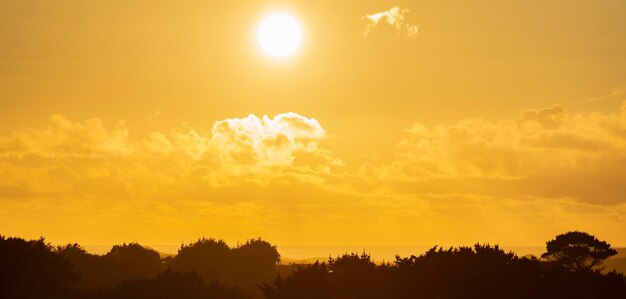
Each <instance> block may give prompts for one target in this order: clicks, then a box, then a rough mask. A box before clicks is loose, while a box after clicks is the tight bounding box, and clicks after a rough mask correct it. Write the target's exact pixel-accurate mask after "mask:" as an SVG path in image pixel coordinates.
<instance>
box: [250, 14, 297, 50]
mask: <svg viewBox="0 0 626 299" xmlns="http://www.w3.org/2000/svg"><path fill="white" fill-rule="evenodd" d="M257 40H258V42H259V45H260V46H261V48H262V49H263V51H265V52H266V53H267V54H269V55H270V56H273V57H286V56H289V55H292V54H293V53H294V52H295V51H296V50H297V49H298V48H299V47H300V44H301V42H302V29H301V28H300V24H299V23H298V21H297V20H296V19H295V18H294V17H293V16H291V15H289V14H286V13H276V14H272V15H269V16H267V17H265V19H263V22H261V25H259V28H258V30H257Z"/></svg>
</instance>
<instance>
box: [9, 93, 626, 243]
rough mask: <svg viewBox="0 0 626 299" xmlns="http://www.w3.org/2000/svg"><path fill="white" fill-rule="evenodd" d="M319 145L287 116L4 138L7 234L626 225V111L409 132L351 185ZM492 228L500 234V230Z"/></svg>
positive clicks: (538, 113)
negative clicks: (112, 227)
mask: <svg viewBox="0 0 626 299" xmlns="http://www.w3.org/2000/svg"><path fill="white" fill-rule="evenodd" d="M326 134H327V133H326V130H325V129H324V128H323V127H322V125H321V124H320V123H319V122H318V121H317V120H315V119H313V118H309V117H306V116H302V115H299V114H296V113H292V112H289V113H284V114H279V115H276V116H274V117H268V116H263V117H257V116H254V115H249V116H247V117H244V118H231V119H225V120H220V121H216V122H215V123H214V124H213V126H212V127H210V128H209V129H207V130H205V129H202V128H195V129H181V130H174V131H170V132H169V133H165V132H152V133H150V134H147V136H145V137H137V136H134V135H133V133H132V132H131V130H130V129H129V128H128V126H127V125H126V124H125V123H123V122H120V123H118V124H116V125H114V126H113V127H110V128H107V126H106V125H105V124H104V122H103V121H102V120H100V119H98V118H92V119H89V120H86V121H83V122H75V121H72V120H69V119H68V118H66V117H64V116H61V115H53V116H52V117H51V118H50V120H49V123H48V125H47V126H45V127H43V128H39V129H24V130H20V131H15V132H13V133H12V134H9V135H6V136H2V137H0V180H1V182H2V183H1V184H0V207H2V209H0V210H2V212H0V219H2V222H3V223H4V224H8V223H10V227H9V229H10V230H14V231H20V229H22V230H23V229H24V228H20V225H21V224H20V222H19V221H16V220H15V219H13V218H14V217H22V218H20V219H25V218H27V217H30V216H28V214H24V213H25V212H28V213H30V212H33V211H39V212H40V214H42V215H44V214H45V215H47V216H45V217H62V216H61V215H65V216H68V215H78V214H76V213H79V214H80V215H82V216H80V217H82V218H80V219H76V221H80V222H81V223H85V225H87V226H90V227H108V225H109V223H111V222H116V221H120V223H121V222H124V221H126V220H121V218H118V217H122V218H125V217H136V218H137V219H139V220H134V221H135V222H134V224H133V225H136V226H137V227H138V228H137V229H138V230H141V229H143V230H152V229H154V227H162V229H171V230H174V229H178V230H187V231H189V232H190V234H191V232H192V231H194V232H195V231H196V230H201V228H203V227H207V226H210V227H213V228H215V229H216V230H217V231H219V232H220V233H222V234H226V235H228V234H233V235H238V234H241V233H242V232H246V233H256V234H258V235H263V236H267V237H270V238H271V237H272V234H273V233H275V232H277V230H278V227H280V229H279V230H278V231H280V232H281V233H282V235H280V236H278V237H277V238H285V236H288V238H290V240H298V238H299V236H300V235H301V234H302V233H306V234H313V235H315V236H322V235H324V234H329V233H330V232H331V231H332V232H333V233H335V234H338V235H346V234H348V235H350V234H351V231H368V232H376V231H378V232H379V233H381V234H384V235H386V236H387V237H388V238H389V241H388V242H399V241H397V240H402V238H403V237H402V236H404V234H402V232H401V231H398V232H397V236H396V235H394V234H390V233H389V231H394V230H395V228H397V227H402V226H406V225H407V224H410V225H412V227H411V228H406V230H409V231H411V232H412V233H422V234H424V236H429V234H434V232H436V231H437V229H441V228H442V227H458V226H459V225H461V224H462V223H464V224H463V225H467V230H470V229H473V233H483V234H485V235H487V236H492V237H494V236H495V237H499V238H505V237H506V236H508V232H507V231H506V229H505V227H506V228H508V229H512V228H518V229H519V228H521V227H527V228H526V229H528V230H533V229H535V230H538V229H540V228H541V227H544V226H545V225H546V223H548V222H550V221H551V220H550V219H554V217H558V218H559V219H560V221H561V222H560V223H561V224H559V227H555V228H554V230H555V232H559V230H562V229H570V228H571V224H572V223H580V222H581V220H582V219H587V220H585V221H587V222H586V224H585V225H588V226H590V227H592V228H598V227H604V226H607V225H610V226H611V227H612V228H611V229H609V228H607V229H606V231H607V232H611V233H616V232H619V231H620V230H621V229H623V225H622V226H621V227H620V226H619V224H618V223H624V221H625V220H626V196H624V194H623V186H626V103H625V104H624V105H623V106H622V108H621V111H618V112H615V113H606V114H605V113H590V114H578V113H572V112H568V111H567V110H566V109H565V108H563V107H561V106H553V107H551V108H545V109H528V110H524V111H522V112H521V114H520V116H519V117H518V118H516V119H509V120H501V121H487V120H484V119H479V118H472V119H465V120H461V121H458V122H456V123H454V124H449V125H438V126H433V127H427V126H425V125H422V124H420V123H415V124H414V125H413V126H411V127H410V128H408V129H407V130H406V133H405V134H406V135H405V138H404V139H403V140H401V141H400V142H399V143H398V144H396V145H390V146H389V151H390V153H389V155H388V157H387V158H386V159H380V160H379V161H378V162H377V161H374V160H371V161H366V162H365V163H364V164H363V165H360V167H356V169H359V170H358V171H349V170H348V169H350V168H348V167H345V166H344V165H343V163H342V161H341V159H340V157H337V155H336V154H334V153H333V152H332V151H330V150H329V149H328V148H327V147H325V146H324V143H325V142H328V141H325V137H326ZM381 161H386V162H381ZM33 215H34V214H33ZM55 215H57V216H55ZM40 217H43V216H40ZM45 217H44V218H45ZM77 217H78V216H77ZM44 218H42V219H44ZM11 219H13V220H11ZM45 219H47V218H45ZM7 221H9V222H7ZM29 221H31V222H32V221H35V222H36V221H39V220H33V219H30V220H29ZM49 221H53V222H54V221H56V222H58V223H61V224H62V223H64V222H65V221H69V220H67V219H62V220H60V219H56V220H49ZM496 222H499V223H509V224H507V225H508V226H504V227H502V229H501V230H502V231H500V230H498V229H495V226H493V225H495V223H496ZM323 223H326V224H328V226H325V225H323ZM467 223H473V224H471V225H469V224H467ZM61 224H58V225H61ZM42 225H43V224H42ZM55 225H57V224H55ZM555 225H556V224H555ZM53 226H54V225H53ZM190 226H193V227H194V228H193V230H192V229H190ZM252 227H254V229H253V232H251V231H250V230H251V229H252ZM489 227H494V228H493V229H490V228H489ZM118 231H119V232H125V231H124V230H122V229H121V228H119V230H118ZM468 233H469V231H467V232H464V230H463V229H459V230H458V231H456V232H449V237H450V238H451V240H465V239H464V238H466V237H465V236H467V234H468ZM353 237H354V238H355V240H358V235H353ZM155 238H156V237H155ZM430 238H435V236H430ZM394 240H395V241H394ZM429 240H430V239H429ZM294 242H295V241H294ZM311 242H314V241H311ZM381 242H383V241H381Z"/></svg>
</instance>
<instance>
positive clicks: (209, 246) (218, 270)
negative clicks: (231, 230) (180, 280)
mask: <svg viewBox="0 0 626 299" xmlns="http://www.w3.org/2000/svg"><path fill="white" fill-rule="evenodd" d="M229 264H230V248H229V247H228V245H227V244H226V242H224V241H223V240H216V239H206V238H202V239H199V240H198V241H196V242H194V243H191V244H188V245H185V244H183V245H181V247H180V249H179V250H178V254H177V255H176V257H174V259H173V260H172V261H171V263H170V265H169V266H170V267H171V268H172V270H175V271H179V272H192V271H195V272H197V273H198V274H200V276H202V278H204V280H205V281H207V282H211V281H214V280H222V281H223V280H226V279H228V274H227V273H226V272H227V266H228V265H229Z"/></svg>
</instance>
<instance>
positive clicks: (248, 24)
mask: <svg viewBox="0 0 626 299" xmlns="http://www.w3.org/2000/svg"><path fill="white" fill-rule="evenodd" d="M394 7H398V9H396V10H393V8H394ZM275 11H286V12H289V13H291V14H293V16H295V17H296V18H297V19H298V20H299V21H300V23H301V25H302V28H303V33H304V39H303V44H302V46H301V48H300V49H299V51H298V52H297V53H296V54H295V55H293V56H291V57H288V58H282V59H276V58H272V57H269V56H267V55H265V54H264V53H263V52H262V51H261V49H260V48H259V46H258V45H257V41H256V39H255V35H254V34H255V30H256V27H257V26H258V24H259V23H260V22H261V20H262V19H263V17H264V16H265V15H267V14H269V13H272V12H275ZM376 14H378V15H376ZM372 15H374V16H375V17H370V18H368V17H367V16H372ZM374 19H376V20H379V22H378V23H374V21H373V20H374ZM624 53H626V3H624V2H623V1H617V0H607V1H554V0H549V1H521V0H519V1H518V0H514V1H506V2H505V1H500V2H497V3H493V1H434V0H433V1H337V0H335V1H325V0H323V1H280V2H277V1H254V2H253V3H251V2H250V1H163V0H158V1H132V2H129V1H78V0H61V1H43V0H39V1H0V124H1V125H0V228H1V229H0V233H2V234H6V235H19V236H23V237H38V236H42V235H43V236H46V237H47V238H48V240H50V241H52V242H55V243H60V242H70V241H72V242H74V241H76V242H80V243H85V244H110V243H121V242H130V241H138V242H141V243H144V244H177V243H180V242H183V241H185V242H186V241H191V240H193V239H196V238H198V237H201V236H211V237H218V238H224V239H225V240H226V241H228V242H236V241H238V240H244V239H246V238H249V237H256V236H261V237H263V238H265V239H267V240H269V241H270V242H273V243H277V244H283V245H303V244H317V245H328V244H334V245H347V244H377V245H430V244H468V243H473V242H476V241H481V242H492V243H500V244H507V245H541V244H543V243H544V242H545V241H547V240H549V239H551V238H553V237H554V236H555V235H556V234H558V233H562V232H565V231H567V230H574V229H577V230H585V231H588V232H590V233H593V234H595V235H597V236H598V237H599V238H601V239H604V240H607V241H608V242H610V243H612V244H614V245H621V246H624V245H626V234H624V231H625V230H626V192H625V191H624V190H626V188H625V187H626V104H624V103H625V100H626V54H624Z"/></svg>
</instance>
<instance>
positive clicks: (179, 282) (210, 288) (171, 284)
mask: <svg viewBox="0 0 626 299" xmlns="http://www.w3.org/2000/svg"><path fill="white" fill-rule="evenodd" d="M83 297H85V298H93V299H113V298H115V299H137V298H150V299H171V298H185V299H247V298H249V297H248V296H246V295H245V294H244V293H243V292H242V291H240V290H239V289H237V288H234V287H226V286H224V285H222V284H220V283H218V282H214V283H211V284H210V285H205V283H204V281H203V280H202V278H201V277H199V276H198V274H196V273H195V272H190V273H179V272H173V271H171V270H169V269H167V270H165V271H164V272H162V273H161V274H159V275H158V276H157V277H156V278H154V279H139V280H133V281H128V282H124V283H121V284H119V285H117V286H115V287H114V288H112V289H108V290H105V291H100V292H95V293H87V294H83Z"/></svg>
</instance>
